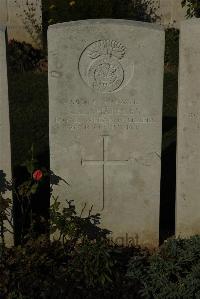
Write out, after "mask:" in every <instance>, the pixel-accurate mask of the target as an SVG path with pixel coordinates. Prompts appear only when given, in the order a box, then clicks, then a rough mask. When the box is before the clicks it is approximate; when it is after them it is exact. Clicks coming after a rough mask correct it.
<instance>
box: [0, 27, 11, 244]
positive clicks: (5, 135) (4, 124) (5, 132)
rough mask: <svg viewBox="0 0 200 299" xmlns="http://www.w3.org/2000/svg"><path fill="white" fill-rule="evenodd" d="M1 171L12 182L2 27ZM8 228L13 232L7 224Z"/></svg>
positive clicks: (8, 239) (1, 29)
mask: <svg viewBox="0 0 200 299" xmlns="http://www.w3.org/2000/svg"><path fill="white" fill-rule="evenodd" d="M0 170H3V172H4V173H5V174H6V178H7V180H8V181H10V180H11V148H10V122H9V105H8V81H7V64H6V39H5V28H4V27H3V26H1V25H0ZM6 196H7V197H10V198H11V193H10V192H7V194H6ZM6 227H7V229H9V230H12V229H11V227H10V225H9V224H8V223H6ZM5 237H6V238H5V241H6V244H7V245H12V243H13V236H12V234H10V233H6V236H5Z"/></svg>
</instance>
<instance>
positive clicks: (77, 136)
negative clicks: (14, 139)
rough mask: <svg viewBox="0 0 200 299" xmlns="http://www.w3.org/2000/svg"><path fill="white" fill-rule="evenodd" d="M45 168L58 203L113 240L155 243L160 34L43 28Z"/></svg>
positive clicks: (115, 25)
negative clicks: (89, 218)
mask: <svg viewBox="0 0 200 299" xmlns="http://www.w3.org/2000/svg"><path fill="white" fill-rule="evenodd" d="M48 50H49V54H48V55H49V56H48V58H49V105H50V154H51V158H50V159H51V160H50V165H51V170H53V171H54V172H55V174H56V175H59V176H60V177H62V178H63V179H65V180H66V181H67V182H68V183H69V184H70V187H66V185H63V186H58V188H56V189H55V190H54V194H55V195H57V194H59V200H60V201H62V203H64V202H65V200H66V198H67V199H72V200H75V205H76V206H77V207H78V209H79V210H81V209H82V208H83V206H84V204H85V203H86V204H87V205H86V210H87V211H89V209H90V207H91V206H92V205H93V213H95V212H100V213H101V218H102V224H101V225H102V227H105V228H108V229H110V230H111V231H112V232H113V234H112V238H113V240H114V241H115V242H118V243H120V242H123V244H124V245H128V244H127V243H128V242H131V243H132V244H133V243H134V244H136V243H139V244H142V245H147V246H156V245H158V239H159V201H160V152H161V129H162V128H161V125H162V92H163V60H164V32H163V31H162V30H160V27H158V26H156V25H150V24H145V23H140V22H134V21H125V20H86V21H77V22H70V23H63V24H57V25H53V26H50V27H49V31H48Z"/></svg>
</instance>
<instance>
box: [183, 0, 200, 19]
mask: <svg viewBox="0 0 200 299" xmlns="http://www.w3.org/2000/svg"><path fill="white" fill-rule="evenodd" d="M181 5H182V7H186V8H187V11H186V16H187V17H188V18H192V17H196V18H199V17H200V2H199V0H182V1H181Z"/></svg>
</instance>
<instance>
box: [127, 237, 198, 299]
mask: <svg viewBox="0 0 200 299" xmlns="http://www.w3.org/2000/svg"><path fill="white" fill-rule="evenodd" d="M199 249H200V236H194V237H191V238H190V239H179V238H178V239H173V238H172V239H169V240H168V241H166V242H165V243H164V245H163V246H161V248H160V250H159V251H158V252H157V253H156V254H153V255H149V256H148V255H147V256H146V255H145V256H138V257H134V258H131V260H130V262H129V266H128V271H127V276H128V277H129V278H131V279H132V280H133V281H137V282H138V283H140V290H139V294H140V295H141V296H143V297H144V298H156V299H158V298H185V299H186V298H199V295H200V272H199V271H200V250H199Z"/></svg>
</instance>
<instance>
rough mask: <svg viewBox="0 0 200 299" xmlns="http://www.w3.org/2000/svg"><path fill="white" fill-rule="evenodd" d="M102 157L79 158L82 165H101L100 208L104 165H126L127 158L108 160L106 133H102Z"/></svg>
mask: <svg viewBox="0 0 200 299" xmlns="http://www.w3.org/2000/svg"><path fill="white" fill-rule="evenodd" d="M102 137H103V140H102V141H103V142H102V143H103V145H102V148H103V159H102V160H83V159H82V160H81V165H82V166H102V172H103V186H102V187H103V206H102V210H103V209H104V206H105V166H107V165H115V166H116V165H126V164H127V163H128V162H129V160H108V159H107V145H108V139H109V136H108V135H103V136H102Z"/></svg>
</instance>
